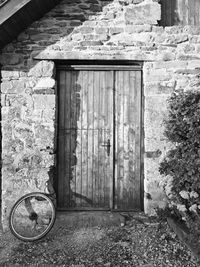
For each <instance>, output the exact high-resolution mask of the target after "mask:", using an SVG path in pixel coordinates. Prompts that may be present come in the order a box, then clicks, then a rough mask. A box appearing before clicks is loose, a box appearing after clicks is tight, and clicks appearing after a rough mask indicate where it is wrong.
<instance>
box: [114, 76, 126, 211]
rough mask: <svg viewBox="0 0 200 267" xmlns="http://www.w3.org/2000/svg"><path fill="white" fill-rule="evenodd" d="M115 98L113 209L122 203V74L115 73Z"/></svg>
mask: <svg viewBox="0 0 200 267" xmlns="http://www.w3.org/2000/svg"><path fill="white" fill-rule="evenodd" d="M115 96H116V100H115V101H116V110H115V112H116V121H115V127H116V136H115V142H116V162H115V171H116V174H115V179H116V180H115V209H118V208H119V205H120V203H122V202H123V197H122V195H123V175H124V168H123V113H124V105H123V72H122V71H116V72H115Z"/></svg>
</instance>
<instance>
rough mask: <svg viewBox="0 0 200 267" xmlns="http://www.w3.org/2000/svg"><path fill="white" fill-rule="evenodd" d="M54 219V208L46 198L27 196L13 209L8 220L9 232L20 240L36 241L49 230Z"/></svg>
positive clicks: (36, 195)
mask: <svg viewBox="0 0 200 267" xmlns="http://www.w3.org/2000/svg"><path fill="white" fill-rule="evenodd" d="M54 217H55V211H54V206H53V203H52V202H51V200H50V199H49V198H48V197H47V196H45V195H43V194H32V195H31V194H29V195H27V196H25V197H24V198H22V199H21V200H20V201H19V202H18V203H16V205H15V206H14V208H13V210H12V214H11V218H10V226H11V230H12V231H13V233H14V234H15V235H16V236H17V237H18V238H20V239H22V240H30V241H31V240H37V239H40V238H41V237H43V236H44V235H45V234H46V233H48V231H49V230H50V229H51V227H52V225H53V222H54Z"/></svg>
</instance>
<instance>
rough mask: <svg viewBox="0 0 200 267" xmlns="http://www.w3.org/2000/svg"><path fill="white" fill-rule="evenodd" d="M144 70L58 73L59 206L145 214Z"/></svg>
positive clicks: (77, 68) (97, 69)
mask: <svg viewBox="0 0 200 267" xmlns="http://www.w3.org/2000/svg"><path fill="white" fill-rule="evenodd" d="M140 133H141V71H140V70H133V69H131V68H130V67H128V68H124V67H123V68H122V69H121V68H120V67H116V66H78V65H75V66H73V67H60V68H59V69H58V158H57V159H58V163H57V165H58V187H57V193H58V207H59V208H62V209H113V208H115V209H122V210H130V209H141V175H140V165H141V164H140V158H141V149H140V147H141V137H140Z"/></svg>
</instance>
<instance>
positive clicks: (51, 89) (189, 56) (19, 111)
mask: <svg viewBox="0 0 200 267" xmlns="http://www.w3.org/2000/svg"><path fill="white" fill-rule="evenodd" d="M160 13H161V9H160V5H159V4H158V2H157V1H153V0H114V1H108V0H107V1H101V0H63V1H62V2H61V4H59V5H58V6H56V7H55V8H54V9H53V10H52V11H50V12H49V13H47V14H46V15H45V16H44V17H43V18H42V19H41V20H39V21H37V22H34V23H33V24H32V25H31V26H30V27H28V28H27V29H26V30H25V31H24V32H22V33H21V34H20V35H19V36H18V38H17V40H15V41H13V42H12V43H10V44H8V45H7V46H6V47H5V48H4V49H3V51H2V53H1V55H0V63H1V64H2V71H1V76H2V82H1V105H2V111H1V112H2V200H3V202H2V218H3V223H4V225H6V218H7V215H8V212H9V210H10V207H11V205H12V204H13V202H14V201H15V200H16V199H17V198H18V197H20V196H21V195H23V194H24V193H26V192H30V191H35V190H37V191H38V190H40V191H44V190H45V183H46V181H49V177H51V175H50V170H51V167H52V166H54V165H55V154H54V152H55V131H56V115H55V112H56V110H55V109H56V94H55V88H56V79H55V66H54V63H53V60H54V59H62V60H63V59H105V60H115V59H118V60H139V61H144V67H143V90H144V150H145V151H144V184H145V211H146V212H147V213H149V214H152V213H154V208H155V207H156V206H157V205H160V206H163V205H164V202H165V201H164V195H163V193H162V189H161V187H160V180H161V177H160V174H159V172H158V166H159V161H160V160H161V159H162V157H163V156H164V155H165V153H166V151H167V149H168V147H169V145H170V144H168V143H167V142H166V140H165V137H164V135H163V124H162V121H163V117H164V116H165V115H166V99H167V97H168V96H169V94H171V92H173V91H174V90H176V89H180V88H183V89H184V90H188V89H190V88H195V89H199V86H200V79H199V74H200V54H199V51H200V37H199V33H200V28H198V27H190V26H185V27H178V26H176V27H166V28H163V27H159V26H158V25H157V22H158V20H160V16H161V14H160Z"/></svg>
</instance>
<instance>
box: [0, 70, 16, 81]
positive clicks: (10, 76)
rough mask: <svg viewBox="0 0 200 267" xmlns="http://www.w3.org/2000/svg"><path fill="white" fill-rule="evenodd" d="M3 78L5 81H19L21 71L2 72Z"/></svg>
mask: <svg viewBox="0 0 200 267" xmlns="http://www.w3.org/2000/svg"><path fill="white" fill-rule="evenodd" d="M1 76H2V78H3V79H5V78H6V79H17V78H19V77H20V71H17V70H13V71H9V70H2V71H1Z"/></svg>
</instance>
